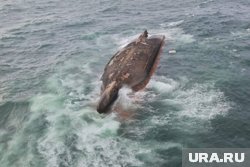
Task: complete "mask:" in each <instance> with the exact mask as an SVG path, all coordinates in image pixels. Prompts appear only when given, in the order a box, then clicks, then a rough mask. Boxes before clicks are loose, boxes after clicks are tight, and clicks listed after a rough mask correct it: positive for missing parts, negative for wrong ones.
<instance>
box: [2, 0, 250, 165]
mask: <svg viewBox="0 0 250 167" xmlns="http://www.w3.org/2000/svg"><path fill="white" fill-rule="evenodd" d="M144 29H148V32H149V33H150V34H164V35H165V36H166V45H165V47H164V50H163V53H162V56H161V60H160V64H159V67H158V69H157V71H156V73H155V75H154V77H153V78H152V79H151V81H150V83H149V84H148V86H147V87H146V89H145V90H143V91H141V92H138V93H136V94H132V95H131V92H130V90H129V89H128V88H124V89H123V90H122V91H121V92H120V98H119V100H118V102H117V105H122V106H123V108H125V109H126V112H128V113H130V115H131V113H132V114H133V116H132V117H131V118H128V119H120V118H119V116H118V115H117V114H114V113H113V114H109V115H99V114H98V113H97V112H96V111H95V105H96V102H97V100H98V98H99V90H100V85H101V82H100V76H101V74H102V71H103V68H104V66H105V64H106V63H107V62H108V60H109V59H110V58H111V56H112V55H113V54H114V53H115V52H116V51H117V50H118V49H119V48H121V47H122V46H124V45H125V44H126V43H127V42H129V41H130V40H132V39H133V38H135V37H137V36H138V35H139V34H140V33H141V32H143V30H144ZM172 49H175V50H176V53H175V54H170V53H169V51H170V50H172ZM249 55H250V2H249V1H248V0H238V1H233V0H217V1H215V0H214V1H213V0H199V1H198V0H186V1H182V0H177V1H170V0H166V1H163V0H162V1H161V0H138V1H121V0H105V1H101V0H94V1H80V0H72V1H66V0H43V1H35V0H2V1H1V3H0V164H1V165H0V166H2V167H34V166H36V167H44V166H46V167H66V166H67V167H68V166H69V167H71V166H72V167H151V166H154V167H180V166H181V152H182V148H187V147H191V148H193V147H195V148H197V147H210V148H215V147H229V148H231V147H238V148H240V147H243V148H244V147H249V146H250V136H249V134H250V122H249V119H250V110H249V108H250V100H249V99H250V56H249ZM129 94H130V95H129Z"/></svg>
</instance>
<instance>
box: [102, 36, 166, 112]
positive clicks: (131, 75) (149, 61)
mask: <svg viewBox="0 0 250 167" xmlns="http://www.w3.org/2000/svg"><path fill="white" fill-rule="evenodd" d="M164 40H165V36H164V35H157V36H151V37H148V33H147V31H144V33H142V34H141V35H140V36H139V37H138V38H137V39H136V40H134V41H132V42H131V43H129V44H128V45H126V46H125V47H124V48H122V49H121V50H120V51H118V52H117V53H116V54H115V55H114V56H113V57H112V58H111V59H110V61H109V62H108V64H107V65H106V67H105V69H104V73H103V75H102V78H101V80H102V88H101V98H100V100H99V103H98V106H97V111H98V112H99V113H106V112H108V110H109V109H110V107H111V106H112V104H113V103H114V101H115V100H116V99H117V97H118V92H119V89H121V87H122V86H124V85H126V86H128V87H131V88H132V89H133V90H134V91H139V90H141V89H143V88H144V87H145V86H146V85H147V83H148V82H149V80H150V77H151V76H152V74H153V73H154V71H155V70H156V68H157V64H158V62H159V58H160V54H161V50H162V47H163V45H164Z"/></svg>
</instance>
